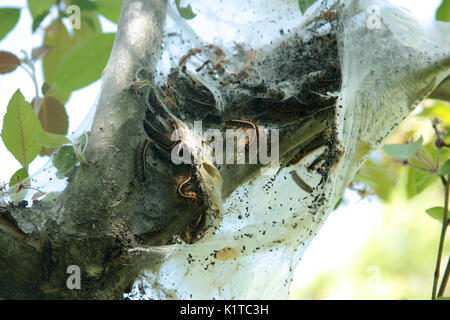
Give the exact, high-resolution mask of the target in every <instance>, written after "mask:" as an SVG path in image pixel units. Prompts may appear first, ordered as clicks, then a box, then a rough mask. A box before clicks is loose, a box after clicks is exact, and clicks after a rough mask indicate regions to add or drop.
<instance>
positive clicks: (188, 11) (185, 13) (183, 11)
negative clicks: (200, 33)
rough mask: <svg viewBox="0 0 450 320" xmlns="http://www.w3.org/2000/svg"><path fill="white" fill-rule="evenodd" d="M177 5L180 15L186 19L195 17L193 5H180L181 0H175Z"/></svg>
mask: <svg viewBox="0 0 450 320" xmlns="http://www.w3.org/2000/svg"><path fill="white" fill-rule="evenodd" d="M175 5H176V7H177V10H178V13H179V14H180V16H181V17H182V18H184V19H186V20H190V19H194V18H195V16H196V14H195V13H194V12H193V11H192V7H191V5H190V4H189V5H187V7H184V8H183V7H181V6H180V0H175Z"/></svg>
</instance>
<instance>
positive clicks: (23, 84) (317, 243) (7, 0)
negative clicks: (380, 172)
mask: <svg viewBox="0 0 450 320" xmlns="http://www.w3.org/2000/svg"><path fill="white" fill-rule="evenodd" d="M390 1H391V2H392V3H394V4H397V5H402V6H405V7H407V8H409V9H411V10H412V11H413V12H416V13H417V14H418V16H419V17H420V18H421V19H422V20H431V19H434V16H435V12H436V8H437V6H438V5H439V4H440V3H441V1H440V0H390ZM4 6H11V7H21V8H24V7H26V0H0V7H4ZM50 21H51V18H50V17H47V18H46V19H45V20H44V21H43V23H42V24H41V27H40V28H39V29H38V30H37V31H36V32H35V33H34V34H31V24H32V18H31V16H30V13H29V11H28V10H22V11H21V17H20V20H19V23H18V25H17V26H16V28H15V29H14V30H13V31H12V32H11V33H9V35H8V36H7V37H6V38H5V39H3V40H2V41H0V51H10V52H13V53H15V54H16V55H18V56H19V57H23V54H22V53H21V50H22V49H24V50H26V51H27V52H28V54H30V52H31V49H32V48H35V47H38V46H40V45H41V43H42V39H43V36H44V30H43V27H45V26H47V25H48V24H49V23H50ZM101 23H102V27H103V30H104V31H107V32H114V31H115V28H116V27H115V25H114V24H112V23H110V22H109V21H108V20H106V19H103V18H101ZM36 68H37V77H38V81H39V83H42V78H43V75H42V65H41V63H40V62H39V63H38V64H37V66H36ZM17 88H20V90H21V92H22V93H23V95H24V96H25V98H26V99H27V100H28V101H31V100H32V98H33V97H34V87H33V82H32V81H31V79H30V78H29V76H28V75H27V73H26V72H25V71H23V70H22V69H20V68H18V69H17V70H16V71H14V72H13V73H10V74H7V75H0V128H1V127H2V123H3V116H4V114H5V112H6V107H7V105H8V101H9V99H10V97H11V96H12V94H13V93H14V92H15V91H16V90H17ZM99 89H100V81H97V82H95V83H93V84H92V85H90V86H88V87H86V88H83V89H81V90H78V91H75V92H74V93H72V96H71V98H70V100H69V101H68V103H67V104H66V110H67V112H68V115H69V134H70V133H72V132H73V131H74V130H76V129H77V127H78V126H79V125H80V123H81V122H82V121H83V119H84V118H85V117H86V115H87V114H88V112H89V110H90V109H91V107H93V104H94V103H95V100H96V98H97V94H98V91H99ZM47 159H48V158H38V159H37V160H34V161H33V162H32V163H31V165H30V170H29V171H30V173H31V174H32V173H33V172H36V171H37V170H39V168H41V167H42V166H43V164H44V163H46V162H47ZM18 169H20V164H19V162H18V161H17V160H15V159H14V157H13V156H12V155H11V154H10V153H9V152H8V151H7V150H6V148H5V146H4V144H3V142H2V141H1V140H0V185H1V184H2V182H7V181H9V178H10V177H11V175H12V174H13V173H14V172H15V171H16V170H18ZM347 196H348V197H347V198H348V200H349V201H348V204H347V205H343V206H341V208H340V209H339V210H337V211H336V212H333V213H332V214H331V215H330V217H329V218H328V220H327V222H326V223H325V224H324V226H323V228H322V230H321V232H320V233H319V234H318V236H317V237H316V238H315V239H314V241H313V242H312V244H311V246H310V248H309V250H307V252H306V254H305V255H304V257H303V259H302V261H301V262H300V265H299V267H298V268H297V270H296V275H295V277H294V286H296V285H306V284H307V283H309V282H310V281H312V280H313V279H314V276H315V275H317V274H318V273H320V272H322V271H325V270H330V269H332V268H335V267H337V266H340V265H345V264H347V263H349V261H351V259H352V256H353V255H354V254H355V253H356V251H357V250H358V249H359V248H361V247H363V246H364V244H365V243H366V242H367V241H368V240H369V239H370V236H371V233H373V232H375V231H374V230H376V229H377V228H376V226H377V225H378V224H379V223H381V219H382V210H381V209H382V206H381V204H380V203H379V202H378V201H377V200H375V199H372V200H370V199H365V200H360V199H359V197H357V196H356V195H355V194H352V193H347ZM349 226H351V227H349ZM336 298H345V297H339V296H337V297H336Z"/></svg>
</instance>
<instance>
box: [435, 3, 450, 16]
mask: <svg viewBox="0 0 450 320" xmlns="http://www.w3.org/2000/svg"><path fill="white" fill-rule="evenodd" d="M436 20H441V21H450V0H443V1H442V4H441V5H440V7H439V8H438V9H437V11H436Z"/></svg>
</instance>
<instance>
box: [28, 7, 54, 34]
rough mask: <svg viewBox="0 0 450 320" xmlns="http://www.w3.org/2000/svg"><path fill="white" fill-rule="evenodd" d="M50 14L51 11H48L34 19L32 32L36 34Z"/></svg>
mask: <svg viewBox="0 0 450 320" xmlns="http://www.w3.org/2000/svg"><path fill="white" fill-rule="evenodd" d="M49 13H50V11H46V12H44V13H42V14H40V15H38V16H37V17H36V18H34V19H33V24H32V25H31V31H32V32H35V31H36V30H37V28H39V26H40V25H41V22H42V20H44V19H45V17H46V16H47V15H48V14H49Z"/></svg>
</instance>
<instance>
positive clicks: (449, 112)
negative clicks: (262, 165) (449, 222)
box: [290, 0, 450, 299]
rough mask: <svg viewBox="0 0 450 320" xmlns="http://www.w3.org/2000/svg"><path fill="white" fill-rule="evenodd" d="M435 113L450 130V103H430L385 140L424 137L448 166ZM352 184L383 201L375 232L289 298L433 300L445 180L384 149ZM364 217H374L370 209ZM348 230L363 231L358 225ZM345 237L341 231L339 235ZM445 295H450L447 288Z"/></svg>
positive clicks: (440, 12) (364, 197)
mask: <svg viewBox="0 0 450 320" xmlns="http://www.w3.org/2000/svg"><path fill="white" fill-rule="evenodd" d="M436 20H441V21H447V22H448V21H450V0H443V1H442V3H441V5H440V6H439V7H438V9H437V11H436ZM435 118H438V119H440V120H441V121H442V125H443V126H445V128H446V129H450V104H449V103H448V102H444V101H439V100H430V99H429V100H425V101H423V102H422V104H421V105H420V106H419V107H418V109H417V110H416V111H415V112H414V113H413V114H412V115H410V116H409V117H408V118H407V119H406V120H405V121H404V122H403V123H402V124H401V125H400V126H399V127H398V128H397V129H396V130H395V131H394V132H393V133H392V134H391V135H390V137H388V139H387V141H386V144H404V143H407V142H411V141H413V140H414V141H416V140H417V139H418V138H419V137H420V136H422V137H423V145H424V154H426V155H427V157H429V158H430V159H433V162H434V161H436V159H437V157H439V159H440V161H441V163H443V162H444V161H446V160H447V159H449V155H450V148H443V149H441V150H440V151H438V149H437V148H436V147H435V145H434V142H435V140H436V136H435V131H434V129H433V126H432V122H433V119H435ZM449 131H450V130H449ZM445 141H446V142H447V143H449V141H450V132H447V136H446V139H445ZM349 189H352V190H353V194H357V195H358V197H359V199H360V200H359V201H364V202H365V205H366V206H374V205H381V210H380V211H381V212H379V213H378V217H377V218H378V222H377V223H373V224H372V226H371V230H370V235H368V237H367V239H365V240H364V241H365V242H364V244H363V245H362V246H361V247H360V248H358V249H357V250H354V251H355V252H353V253H351V254H348V253H347V254H343V258H342V261H341V263H338V264H336V263H334V265H335V266H334V267H332V268H326V269H325V270H324V271H321V272H319V273H318V274H317V275H315V276H314V277H311V278H310V279H307V280H306V281H305V279H303V281H302V283H301V284H300V285H297V286H295V278H294V286H293V288H291V296H290V298H291V299H430V297H431V293H432V285H433V274H434V270H435V265H436V257H437V252H438V246H439V238H440V233H441V229H442V224H441V222H439V221H438V220H435V219H433V218H432V217H430V215H428V214H427V213H426V212H425V210H426V209H428V208H431V207H436V206H440V207H443V206H444V185H443V183H442V182H441V180H440V178H439V177H438V176H437V175H433V174H428V173H425V172H423V171H420V170H417V169H414V168H412V167H410V166H405V165H403V164H402V163H401V161H395V160H394V159H393V158H391V157H389V156H387V155H386V153H385V152H383V151H377V152H375V153H373V154H372V155H371V158H370V160H369V161H367V163H366V164H365V166H364V167H363V168H362V169H361V170H360V171H359V173H358V175H357V176H356V177H355V179H354V181H353V182H352V183H351V184H350V186H349ZM348 195H349V193H346V195H345V196H344V198H343V201H342V203H343V204H341V208H339V209H338V210H336V211H335V212H333V213H331V215H342V214H343V211H344V210H353V209H354V199H349V196H348ZM352 202H353V203H352ZM352 207H353V209H352ZM357 214H358V215H363V216H365V217H368V215H367V214H366V213H365V212H358V213H357ZM332 218H336V219H339V217H334V216H333V217H332ZM329 220H332V219H330V218H329ZM327 223H328V221H327V222H326V223H325V224H327ZM348 228H358V224H357V223H355V224H352V225H351V226H349V227H348ZM341 232H346V231H345V230H342V231H341ZM339 235H340V234H339V232H336V231H335V234H334V236H335V237H336V236H339ZM319 236H320V233H319ZM313 244H314V241H313ZM449 244H450V240H449V237H448V236H447V238H446V240H445V243H444V250H443V255H442V262H441V271H440V274H441V277H442V274H443V273H444V269H445V267H446V265H447V261H448V259H449V254H450V245H449ZM344 250H345V249H344V248H342V251H344ZM306 257H307V255H305V258H306ZM333 259H336V256H333ZM301 264H302V262H301V263H300V271H301ZM443 296H444V297H449V296H450V288H449V286H448V285H447V288H446V290H445V292H444V295H443Z"/></svg>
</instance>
